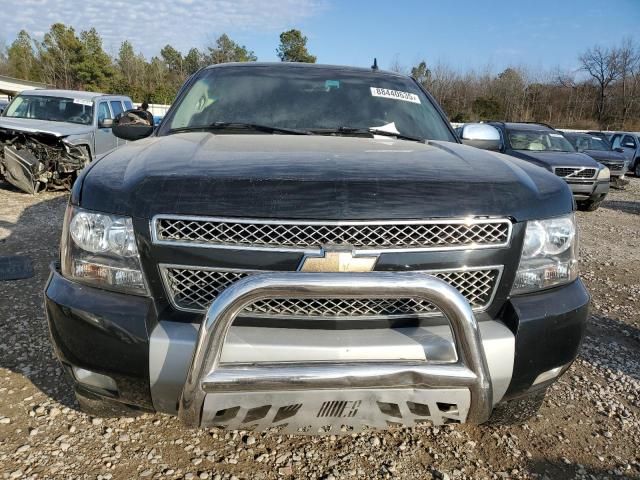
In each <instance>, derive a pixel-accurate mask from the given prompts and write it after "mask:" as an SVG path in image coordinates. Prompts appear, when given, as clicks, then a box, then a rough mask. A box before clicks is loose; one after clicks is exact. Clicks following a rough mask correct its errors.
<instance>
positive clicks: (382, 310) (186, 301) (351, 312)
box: [161, 266, 500, 317]
mask: <svg viewBox="0 0 640 480" xmlns="http://www.w3.org/2000/svg"><path fill="white" fill-rule="evenodd" d="M161 270H162V274H163V279H164V282H165V288H166V291H167V294H168V295H169V298H170V300H171V302H172V304H173V305H174V306H175V307H176V308H177V309H179V310H186V311H196V312H203V311H205V310H206V309H207V308H208V307H209V305H211V303H212V302H213V301H214V300H215V298H216V297H217V296H218V295H219V294H220V292H222V291H223V290H224V289H225V288H227V287H228V286H229V285H231V284H232V283H233V282H235V281H237V280H239V279H241V278H243V277H245V276H247V275H251V274H252V273H259V272H252V271H229V270H211V269H200V268H190V267H175V266H162V267H161ZM425 273H429V274H430V275H434V276H436V277H438V278H440V279H442V280H444V281H446V282H448V283H449V284H450V285H452V286H453V287H455V288H457V289H458V290H459V291H460V293H462V295H463V296H464V297H465V298H466V299H467V300H468V301H469V303H470V304H471V306H472V308H474V309H476V310H477V309H483V308H485V307H486V306H488V304H489V302H490V301H491V298H492V297H493V292H494V290H495V287H496V286H497V283H498V282H497V281H498V278H499V275H500V269H499V268H493V267H491V268H487V269H478V270H459V271H440V272H425ZM437 311H438V310H437V309H436V307H435V306H434V305H433V304H431V303H429V302H425V301H423V300H420V299H412V298H386V299H385V298H382V299H377V298H376V299H335V298H330V299H325V298H303V299H290V298H289V299H288V298H273V299H268V300H260V301H258V302H255V303H253V304H252V305H249V306H248V307H247V308H246V310H245V313H247V314H254V315H256V314H257V315H269V316H301V317H345V316H349V317H353V316H356V317H357V316H386V315H407V314H420V315H426V314H434V313H437Z"/></svg>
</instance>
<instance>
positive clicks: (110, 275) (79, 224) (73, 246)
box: [61, 206, 147, 295]
mask: <svg viewBox="0 0 640 480" xmlns="http://www.w3.org/2000/svg"><path fill="white" fill-rule="evenodd" d="M61 257H62V275H64V276H65V277H67V278H69V279H71V280H75V281H78V282H81V283H86V284H88V285H93V286H96V287H101V288H107V289H110V290H118V291H122V292H127V293H135V294H139V295H145V294H147V287H146V284H145V281H144V276H143V275H142V268H141V267H140V256H139V255H138V247H137V245H136V240H135V236H134V233H133V222H132V221H131V218H129V217H123V216H119V215H109V214H106V213H98V212H90V211H88V210H83V209H81V208H78V207H71V206H70V207H68V208H67V212H66V215H65V220H64V228H63V230H62V244H61Z"/></svg>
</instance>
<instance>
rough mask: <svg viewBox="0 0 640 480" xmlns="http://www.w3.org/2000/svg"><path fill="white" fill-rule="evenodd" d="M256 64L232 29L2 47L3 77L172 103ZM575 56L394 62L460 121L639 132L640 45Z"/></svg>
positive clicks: (295, 37) (295, 46)
mask: <svg viewBox="0 0 640 480" xmlns="http://www.w3.org/2000/svg"><path fill="white" fill-rule="evenodd" d="M276 53H277V55H278V57H279V58H280V59H281V60H282V61H286V62H309V63H315V61H316V57H315V56H314V55H312V54H311V53H310V52H309V51H308V49H307V37H306V36H304V35H303V33H302V32H301V31H300V30H296V29H292V30H289V31H286V32H282V33H281V34H280V43H279V45H278V48H277V49H276ZM256 60H257V57H256V55H255V53H254V52H253V51H252V50H250V49H249V48H247V47H246V46H244V45H241V44H239V43H237V42H236V41H234V40H232V39H231V38H230V37H229V36H228V35H226V34H222V35H220V36H219V37H218V38H217V39H216V40H215V41H214V42H213V43H212V44H211V45H207V46H205V47H204V48H195V47H194V48H191V49H190V50H189V51H187V52H186V53H183V52H180V51H179V50H177V49H176V48H174V47H173V46H171V45H170V44H167V45H166V46H165V47H163V48H162V49H161V50H160V52H159V55H155V56H152V57H151V58H150V59H147V58H145V56H144V55H142V54H141V53H136V50H135V47H134V45H133V44H132V43H131V42H130V41H128V40H125V41H124V42H122V44H121V45H120V48H119V50H118V53H117V55H114V56H113V57H112V56H110V55H109V54H108V53H107V52H105V50H104V48H103V43H102V38H101V37H100V35H99V33H98V32H97V31H96V29H94V28H92V29H90V30H87V31H81V32H80V33H77V32H76V31H75V30H74V28H73V27H71V26H67V25H64V24H61V23H56V24H53V25H52V26H51V28H50V29H49V31H48V32H47V33H46V34H45V35H44V37H43V38H42V39H41V40H38V39H36V38H34V37H33V36H31V35H30V34H29V33H28V32H27V31H25V30H22V31H21V32H19V33H18V35H17V37H16V39H15V40H14V41H13V42H12V43H11V44H10V45H9V46H8V47H6V48H3V49H0V73H1V74H5V75H9V76H12V77H16V78H21V79H25V80H33V81H39V82H44V83H47V84H48V85H51V86H54V87H56V88H65V89H82V90H93V91H106V92H112V93H120V94H125V95H129V96H130V97H131V98H133V99H134V101H136V102H142V101H147V102H149V103H171V102H172V100H173V98H174V96H175V94H176V92H177V90H178V89H179V87H180V86H181V85H182V83H183V82H184V81H185V79H186V78H187V77H188V76H189V75H191V74H192V73H194V72H196V71H197V70H198V69H200V68H201V67H203V66H206V65H212V64H218V63H225V62H253V61H256ZM577 60H578V62H579V68H578V69H576V70H575V71H568V72H567V71H560V70H558V71H555V72H534V71H531V70H529V69H527V68H526V67H521V66H512V67H509V68H506V69H505V70H503V71H502V72H500V73H498V74H495V73H494V72H492V70H491V69H490V68H489V67H487V68H486V69H484V70H483V71H475V70H469V71H466V72H461V71H459V70H456V69H453V68H451V67H450V66H448V65H446V64H444V63H436V64H431V63H429V62H427V61H422V62H420V63H419V64H418V65H415V66H413V67H411V68H403V67H401V66H400V65H398V63H397V62H395V63H394V64H393V65H392V66H391V69H392V70H396V71H402V72H403V73H406V74H410V75H411V76H413V77H414V78H415V79H416V80H417V81H418V82H420V83H421V84H422V85H424V86H425V88H427V90H429V91H430V92H431V93H432V94H433V95H434V97H435V98H436V99H437V100H438V102H439V103H440V104H441V105H442V107H443V108H444V110H445V111H446V112H447V114H448V115H449V118H450V119H451V121H453V122H469V121H477V120H506V121H536V122H545V123H549V124H551V125H557V126H562V127H567V128H572V127H573V128H602V129H609V130H615V129H620V130H624V129H626V130H640V47H638V45H637V44H635V43H634V42H633V41H632V40H631V39H624V40H623V41H622V42H621V43H620V44H619V45H617V46H613V47H609V48H604V47H601V46H594V47H591V48H588V49H586V50H585V51H584V52H583V53H582V54H581V55H580V56H579V58H578V59H577Z"/></svg>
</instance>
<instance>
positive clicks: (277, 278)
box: [178, 272, 492, 433]
mask: <svg viewBox="0 0 640 480" xmlns="http://www.w3.org/2000/svg"><path fill="white" fill-rule="evenodd" d="M311 297H315V298H330V297H339V298H364V297H367V298H375V297H378V298H389V297H405V298H407V297H411V298H422V299H424V300H426V301H429V302H431V303H433V304H434V305H435V306H436V307H438V308H439V309H440V310H441V311H442V313H443V314H444V315H445V316H446V317H447V318H448V319H449V321H450V323H451V328H452V330H453V336H454V340H455V344H456V351H457V354H458V361H457V362H456V363H453V364H452V363H448V364H443V365H440V364H432V363H429V362H384V363H381V362H376V361H375V360H372V362H360V363H353V362H344V363H331V364H322V363H309V364H297V365H294V366H292V365H289V364H281V365H279V364H267V365H261V364H258V365H252V366H248V367H247V368H244V367H240V366H235V367H229V366H227V365H224V364H223V365H220V355H221V353H222V346H223V345H224V341H225V338H226V335H227V333H228V331H229V328H230V327H231V324H232V323H233V321H234V320H235V318H236V317H237V315H238V314H239V313H240V312H242V310H244V308H245V307H246V306H247V305H249V304H251V303H253V302H256V301H258V300H264V299H268V298H311ZM461 388H462V389H466V390H467V391H468V394H469V401H468V402H466V404H467V405H468V408H467V406H466V405H465V402H464V401H463V400H460V402H457V401H456V402H453V401H447V399H446V398H444V397H443V399H442V400H443V401H442V403H443V404H452V405H456V407H452V408H457V409H458V412H459V413H460V412H461V411H462V410H467V414H466V419H467V421H470V422H474V423H481V422H483V421H485V420H486V419H488V417H489V415H490V413H491V408H492V396H491V395H492V394H491V379H490V377H489V375H488V369H487V364H486V359H485V356H484V351H483V349H482V343H481V339H480V334H479V330H478V325H477V322H476V319H475V317H474V315H473V312H472V311H471V307H470V306H469V304H468V302H467V301H466V300H465V298H464V297H463V296H462V295H461V294H460V293H459V292H458V291H457V290H456V289H455V288H453V287H451V286H450V285H448V284H447V283H446V282H444V281H442V280H440V279H437V278H435V277H433V276H429V275H425V274H420V273H407V272H402V273H389V272H370V273H335V274H334V273H265V274H257V275H252V276H249V277H247V278H244V279H242V280H240V281H238V282H236V283H235V284H233V285H232V286H231V287H229V288H228V289H226V290H225V291H224V292H222V294H221V295H219V296H218V298H217V299H216V300H215V301H214V302H213V304H212V305H211V307H210V308H209V310H208V312H207V315H206V317H205V319H204V322H203V324H202V325H201V327H200V332H199V335H198V343H197V345H196V348H195V351H194V355H193V361H192V364H191V366H190V368H189V372H188V374H187V379H186V382H185V385H184V388H183V391H182V396H181V399H180V405H179V413H178V414H179V417H180V418H181V420H182V421H183V422H184V423H185V424H187V425H189V426H201V425H206V424H212V423H217V424H219V425H225V426H227V427H228V428H229V427H231V428H235V423H234V422H236V421H238V422H241V423H243V424H248V423H249V422H248V421H245V419H246V418H247V417H246V413H245V415H244V416H241V415H240V413H239V412H240V409H243V410H242V411H243V412H248V411H249V410H251V409H252V408H258V407H260V408H262V411H264V410H265V409H266V408H267V407H266V406H270V408H269V410H268V412H267V414H268V415H273V416H272V417H271V418H269V420H264V422H263V424H264V425H265V426H266V425H267V424H268V425H269V426H274V425H273V423H274V422H275V419H276V416H277V411H276V412H272V411H271V409H272V408H273V403H275V404H276V405H279V407H278V411H279V410H280V407H288V406H291V405H293V406H294V407H295V406H296V405H298V404H301V403H303V402H300V401H297V402H295V401H293V400H292V399H295V398H296V396H299V397H300V398H303V397H305V398H308V395H306V394H305V392H311V391H313V392H316V394H317V395H320V394H319V393H317V392H318V391H326V392H327V395H329V396H326V397H324V394H322V395H323V397H322V398H325V400H323V402H332V401H338V402H351V401H360V402H361V404H362V402H363V400H365V404H366V405H365V412H367V415H368V418H369V419H370V420H371V423H373V424H374V425H371V426H374V427H375V426H381V425H382V418H383V417H380V416H379V414H378V413H375V415H374V413H372V412H375V408H378V410H379V409H380V407H379V405H378V402H379V401H381V402H382V403H395V404H396V405H398V403H400V404H403V407H402V408H403V409H404V408H405V407H406V408H408V407H407V402H412V403H414V404H415V403H418V404H422V405H426V406H428V405H430V404H431V405H433V402H432V401H430V399H429V397H433V398H435V396H437V395H436V393H437V391H438V390H444V391H445V393H453V391H450V392H449V390H451V389H461ZM355 389H358V390H365V391H370V392H371V396H369V397H367V396H366V394H364V395H362V394H361V397H362V398H360V397H357V396H356V395H353V390H355ZM394 389H395V390H396V392H395V393H396V395H393V394H392V393H389V395H391V396H392V397H393V398H395V399H396V401H395V402H384V400H377V399H380V398H386V397H384V396H381V395H382V393H383V392H382V391H383V390H394ZM407 389H409V391H410V390H414V391H415V392H423V395H421V396H420V398H423V400H424V401H423V402H418V401H416V402H413V401H412V400H410V399H409V398H410V395H408V390H407ZM430 390H431V391H433V394H432V395H430V394H428V393H426V392H428V391H430ZM331 391H333V392H337V391H343V392H345V393H344V397H341V398H339V399H335V398H334V399H332V398H330V394H331ZM349 391H351V394H350V395H347V392H349ZM400 391H403V393H402V394H400ZM225 393H226V394H229V395H227V396H223V395H222V394H225ZM374 393H375V395H374ZM234 394H235V395H234ZM249 394H250V396H251V397H252V400H248V398H249ZM242 395H247V401H246V402H245V403H244V404H243V405H239V404H238V401H237V399H238V398H241V397H242ZM268 395H271V397H267V396H268ZM260 396H261V397H262V399H266V398H272V399H273V400H271V401H269V402H267V401H266V400H262V399H260ZM278 396H280V397H279V398H278ZM216 398H218V399H220V402H221V404H220V407H222V406H224V405H227V406H226V407H224V408H218V406H216V405H214V404H213V402H215V400H216ZM223 398H226V400H223ZM234 398H235V400H234ZM275 400H277V401H275ZM450 400H451V399H450ZM234 402H235V404H234V405H232V406H230V405H231V404H232V403H234ZM374 402H375V406H374ZM258 404H260V405H258ZM285 404H286V405H285ZM310 405H312V408H311V407H310V408H309V409H306V408H305V409H304V412H306V413H305V414H304V415H302V414H301V416H300V419H301V420H303V418H304V421H301V422H297V421H295V422H294V421H293V420H290V422H289V424H290V425H289V424H288V425H289V426H288V427H287V428H288V430H289V431H290V430H291V429H292V428H293V429H298V428H301V429H309V428H311V429H313V428H315V427H316V426H317V423H315V420H314V422H310V421H309V418H311V417H312V415H311V414H309V413H308V412H313V411H314V409H316V407H318V408H317V409H316V417H317V412H318V411H320V410H319V409H320V408H321V407H322V405H320V406H318V404H317V403H313V404H310ZM294 407H290V408H294ZM229 408H231V409H236V413H237V417H238V420H235V418H236V417H235V416H234V417H233V418H232V419H231V420H233V421H231V420H229V421H228V422H227V423H226V424H225V423H223V422H221V421H216V420H213V419H212V418H211V415H213V416H214V417H215V416H218V417H220V416H224V415H227V416H229V415H231V414H230V413H229V412H226V413H225V410H227V409H229ZM327 408H329V407H327ZM335 408H340V407H335ZM345 408H347V407H345ZM397 408H400V407H399V406H398V407H397ZM420 408H422V407H420ZM447 408H449V407H447ZM300 410H302V407H300ZM433 410H434V413H436V417H437V416H438V414H437V412H438V410H437V409H433ZM430 411H431V409H430ZM221 412H222V413H221ZM430 413H431V412H430ZM401 417H402V416H401ZM424 417H432V415H422V416H420V418H423V419H424ZM225 418H226V417H225ZM252 418H253V417H251V416H250V417H249V421H251V419H252ZM263 418H264V417H263ZM289 418H295V416H290V417H289ZM319 418H322V417H319ZM406 418H407V420H406V421H404V420H403V419H402V418H399V421H398V422H397V423H408V424H411V423H412V422H414V419H413V418H412V417H411V416H406ZM416 418H417V417H416ZM218 420H220V418H218ZM280 420H281V419H278V421H277V422H275V423H280ZM387 420H388V419H386V418H385V424H386V423H387ZM431 420H432V421H434V420H435V423H441V422H440V421H439V420H438V419H437V418H436V419H431ZM452 420H457V421H464V418H460V417H458V418H456V419H452ZM444 421H445V420H442V422H444ZM340 422H341V420H335V422H334V421H328V422H326V423H322V422H320V423H322V425H321V426H328V425H334V424H335V425H338V424H340V425H347V426H349V427H353V428H355V427H356V426H357V425H363V424H364V423H366V422H362V421H360V422H342V423H340ZM391 422H393V421H392V420H391ZM254 423H255V424H256V425H257V427H258V428H260V425H262V423H261V422H259V421H257V420H256V422H254ZM354 423H355V425H354ZM393 423H396V422H393ZM296 424H297V425H296ZM242 428H245V427H244V426H243V427H242ZM311 433H315V432H311Z"/></svg>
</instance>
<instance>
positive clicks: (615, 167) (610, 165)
mask: <svg viewBox="0 0 640 480" xmlns="http://www.w3.org/2000/svg"><path fill="white" fill-rule="evenodd" d="M600 163H602V164H603V165H604V166H605V167H607V168H608V169H609V170H611V171H612V172H620V171H622V170H623V169H624V164H623V163H607V162H602V161H601V162H600Z"/></svg>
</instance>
